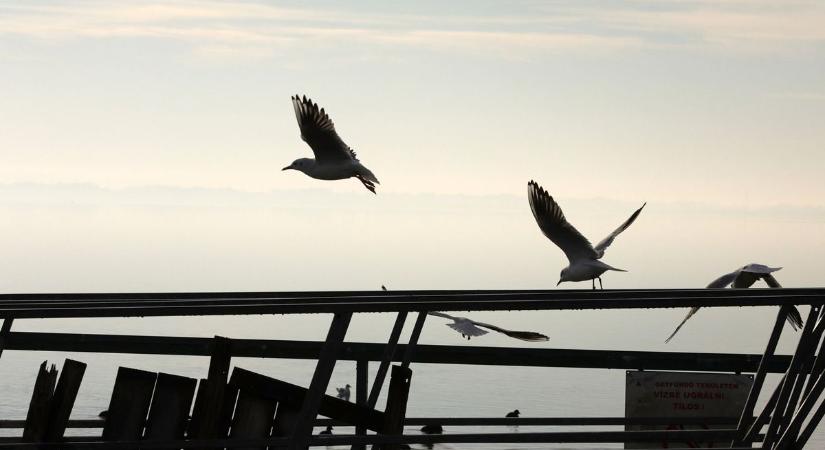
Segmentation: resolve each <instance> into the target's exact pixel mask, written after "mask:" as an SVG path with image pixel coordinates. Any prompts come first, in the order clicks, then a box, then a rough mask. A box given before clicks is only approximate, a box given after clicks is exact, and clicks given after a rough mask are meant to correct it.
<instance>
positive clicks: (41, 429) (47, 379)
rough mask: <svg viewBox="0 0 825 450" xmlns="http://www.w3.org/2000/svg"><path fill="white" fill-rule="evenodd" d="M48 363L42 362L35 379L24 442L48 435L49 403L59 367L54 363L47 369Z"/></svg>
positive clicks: (24, 429)
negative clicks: (56, 367)
mask: <svg viewBox="0 0 825 450" xmlns="http://www.w3.org/2000/svg"><path fill="white" fill-rule="evenodd" d="M46 364H47V362H46V361H43V363H42V364H40V369H39V370H38V371H37V378H35V380H34V390H33V391H32V398H31V401H30V402H29V411H28V412H27V413H26V425H25V426H24V427H23V442H40V441H42V440H43V438H44V436H45V435H46V429H47V428H48V420H49V405H50V404H51V399H52V396H53V395H54V386H55V383H56V382H57V369H55V367H54V364H52V366H51V368H49V369H46Z"/></svg>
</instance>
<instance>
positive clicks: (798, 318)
mask: <svg viewBox="0 0 825 450" xmlns="http://www.w3.org/2000/svg"><path fill="white" fill-rule="evenodd" d="M780 269H782V268H781V267H768V266H766V265H764V264H748V265H746V266H742V267H740V268H738V269H736V270H734V271H733V272H731V273H726V274H724V275H722V276H721V277H719V278H717V279H715V280H713V281H711V282H710V284H708V285H707V287H706V288H707V289H722V288H726V287H728V286H731V287H733V288H749V287H751V286H753V284H754V283H756V282H757V281H758V280H765V282H766V283H768V285H769V286H771V287H779V283H778V282H777V281H776V279H775V278H774V277H773V275H772V273H773V272H776V271H778V270H780ZM698 311H699V307H698V306H695V307H693V308H690V311H688V313H687V315H686V316H685V318H684V319H682V322H681V323H679V325H678V326H677V327H676V329H675V330H673V333H671V334H670V336H668V338H667V339H665V342H666V343H667V342H670V340H671V339H673V337H674V336H676V333H678V332H679V330H680V329H682V326H683V325H684V324H685V322H687V321H688V319H690V318H691V317H693V315H694V314H696V313H697V312H698ZM786 320H787V321H788V323H789V324H790V325H791V328H793V329H794V330H798V329H800V328H802V323H803V322H802V315H801V314H799V310H798V309H796V306H793V307H791V310H790V312H789V313H788V316H787V318H786Z"/></svg>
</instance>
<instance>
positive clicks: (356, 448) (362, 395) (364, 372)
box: [352, 359, 370, 450]
mask: <svg viewBox="0 0 825 450" xmlns="http://www.w3.org/2000/svg"><path fill="white" fill-rule="evenodd" d="M369 365H370V363H369V361H366V360H363V359H359V360H358V361H356V362H355V403H356V404H358V405H362V406H366V405H367V383H368V382H369V381H368V380H369ZM355 434H356V435H358V436H364V435H366V434H367V428H366V427H364V426H360V425H357V426H356V427H355ZM364 449H366V446H363V445H353V446H352V450H364Z"/></svg>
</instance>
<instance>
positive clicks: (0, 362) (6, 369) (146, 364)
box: [0, 313, 825, 449]
mask: <svg viewBox="0 0 825 450" xmlns="http://www.w3.org/2000/svg"><path fill="white" fill-rule="evenodd" d="M534 314H538V313H534ZM613 314H614V315H615V313H613ZM516 315H517V316H518V315H523V314H516ZM590 315H593V314H590ZM364 316H366V317H360V318H358V319H356V320H355V321H354V323H353V327H352V331H351V333H350V335H351V338H350V339H349V340H351V341H365V340H368V339H364V337H366V336H376V335H380V334H382V333H383V332H384V331H388V329H389V326H390V325H391V322H392V317H390V316H388V315H379V314H371V315H364ZM485 316H492V313H486V314H485ZM224 319H226V320H224V322H223V323H222V325H221V326H218V325H217V324H218V323H217V322H216V321H217V320H218V319H217V318H177V319H176V318H165V319H133V320H125V319H122V320H121V319H118V320H111V319H106V320H99V321H97V322H95V321H92V320H80V321H78V320H51V321H18V322H17V323H16V327H15V329H18V330H44V329H51V330H57V331H75V332H118V331H119V332H121V333H136V332H137V331H138V330H142V331H143V333H145V334H161V335H168V334H175V332H176V330H177V332H178V333H179V334H188V335H207V333H206V330H208V329H209V328H210V325H213V326H214V328H217V329H218V330H219V331H220V333H219V334H222V335H225V336H229V337H233V336H234V337H250V336H256V335H259V334H265V333H267V332H276V330H277V329H279V328H280V329H284V328H288V329H292V330H295V329H297V328H299V326H300V325H303V329H304V332H305V333H307V334H310V335H311V334H319V335H321V334H323V331H324V328H325V326H326V324H327V323H328V320H327V319H328V318H327V317H326V316H320V315H315V316H295V317H286V318H284V317H281V318H270V317H234V318H224ZM484 320H489V319H487V318H486V317H485V318H484ZM176 322H177V323H176ZM312 322H314V323H315V324H314V325H312ZM645 322H646V321H644V320H643V321H641V323H645ZM443 323H445V322H443V321H440V320H438V319H434V318H432V317H431V318H429V319H428V323H427V326H425V333H424V336H423V339H422V341H423V342H424V343H432V342H431V341H433V340H438V341H442V342H441V343H448V344H454V345H467V344H468V343H467V342H466V341H464V340H462V339H461V338H460V337H459V336H458V335H457V334H455V333H453V332H452V331H451V330H449V329H448V328H447V327H444V326H442V325H443ZM364 324H374V327H364ZM93 325H97V326H93ZM251 325H254V327H251ZM306 328H315V330H314V332H309V331H306ZM250 330H258V331H257V332H251V331H250ZM233 331H234V332H233ZM299 334H300V333H299ZM304 338H310V337H309V336H304ZM502 339H503V340H502ZM445 341H446V342H445ZM491 342H492V343H495V344H496V345H501V344H502V343H504V344H506V345H511V346H513V345H515V346H521V344H522V343H521V342H519V341H508V340H506V338H498V337H494V336H484V337H481V338H476V339H474V340H473V341H472V342H470V343H469V344H472V345H485V344H489V343H491ZM545 345H546V344H540V346H542V347H544V346H545ZM546 346H548V347H552V345H546ZM643 347H644V346H643ZM64 358H72V359H76V360H80V361H83V362H86V363H87V364H88V369H87V372H86V376H85V378H84V380H83V384H82V386H81V391H80V393H79V395H78V399H77V401H76V404H75V408H74V411H73V414H72V418H74V419H91V418H96V417H97V414H98V413H99V412H100V411H101V410H104V409H106V407H107V405H108V400H109V395H110V394H111V391H112V386H113V384H114V377H115V373H116V370H117V367H118V366H126V367H134V368H140V369H144V370H151V371H162V372H167V373H174V374H178V375H184V376H190V377H194V378H200V377H204V376H205V374H206V371H207V367H208V358H205V357H178V356H143V355H125V354H109V355H106V354H77V353H75V354H66V353H55V352H16V351H6V352H4V353H3V355H2V358H1V359H0V380H1V381H0V382H1V383H2V392H3V396H2V400H1V403H0V417H2V418H4V419H22V418H25V414H26V410H27V406H28V401H29V398H30V395H31V390H32V387H33V380H34V376H35V373H36V370H37V367H38V366H39V364H40V363H41V362H42V361H44V360H48V361H49V362H52V363H56V364H57V365H58V368H59V367H60V365H61V364H62V362H63V360H64ZM233 365H235V366H238V367H243V368H246V369H249V370H253V371H255V372H259V373H262V374H265V375H268V376H271V377H274V378H278V379H282V380H285V381H288V382H291V383H295V384H298V385H303V386H306V385H307V384H308V380H309V379H310V378H311V376H312V372H313V370H314V367H315V364H314V361H306V360H277V359H260V358H235V359H233ZM376 367H377V363H371V365H370V370H371V371H370V377H372V376H373V375H374V370H375V368H376ZM412 369H413V381H412V387H411V393H410V399H409V404H408V416H409V417H502V416H504V414H506V413H507V412H508V411H511V410H513V409H519V410H520V411H521V412H522V416H523V417H531V416H532V417H554V416H555V417H563V416H612V417H620V416H622V415H623V414H624V383H625V371H624V370H603V369H599V370H591V369H564V368H528V367H494V366H463V365H449V364H439V365H436V364H413V365H412ZM354 381H355V363H354V362H350V361H342V362H339V363H338V364H337V365H336V368H335V372H334V374H333V378H332V380H331V383H330V388H329V392H328V393H329V394H331V395H334V391H335V390H334V387H335V386H342V385H344V384H347V383H349V384H352V385H354V384H355V382H354ZM776 381H777V377H776V376H771V377H770V378H769V381H768V384H767V385H766V389H771V388H773V386H774V385H775V383H776ZM385 392H386V387H385V389H384V393H385ZM768 392H769V391H768ZM763 401H764V399H763ZM384 402H385V397H384V396H383V395H382V397H381V398H380V400H379V408H383V404H384ZM760 403H761V402H760ZM821 428H822V427H821ZM572 429H576V428H571V427H526V426H522V427H519V428H518V429H513V428H509V427H481V428H469V427H446V432H447V433H449V432H456V433H458V432H506V431H521V432H528V431H562V430H572ZM577 429H580V430H584V429H587V428H584V427H579V428H577ZM590 429H593V428H590ZM600 429H613V430H618V429H620V428H619V427H601V428H600ZM317 431H320V429H317V430H316V432H317ZM338 431H339V432H341V433H346V432H349V429H347V428H340V429H339V430H338ZM86 432H88V431H81V432H80V433H81V434H82V433H86ZM406 432H407V433H418V432H419V431H418V430H417V427H410V428H408V429H407V430H406ZM9 433H10V432H9V431H6V432H5V433H4V434H5V435H9ZM823 443H825V435H823V432H822V431H820V432H818V434H817V435H816V436H815V439H814V440H812V442H811V444H810V445H811V446H812V447H811V448H817V447H816V446H821V445H822V444H823ZM547 447H548V445H540V444H536V445H521V444H519V445H516V444H513V445H501V444H495V445H494V444H490V445H486V446H480V445H461V444H442V445H437V446H436V448H443V449H469V448H512V449H527V448H531V449H532V448H547ZM553 447H556V448H565V447H588V445H586V444H582V445H575V444H569V445H553ZM590 447H592V445H590ZM606 447H620V446H619V445H612V446H611V445H607V446H606Z"/></svg>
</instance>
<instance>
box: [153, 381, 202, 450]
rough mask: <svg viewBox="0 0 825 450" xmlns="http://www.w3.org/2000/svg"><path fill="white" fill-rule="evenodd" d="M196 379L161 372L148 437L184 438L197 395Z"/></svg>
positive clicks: (155, 438)
mask: <svg viewBox="0 0 825 450" xmlns="http://www.w3.org/2000/svg"><path fill="white" fill-rule="evenodd" d="M196 384H197V380H195V379H194V378H188V377H182V376H178V375H171V374H167V373H159V374H158V378H157V383H156V384H155V393H154V395H153V396H152V405H151V406H150V408H149V418H148V419H147V420H146V433H145V435H144V438H145V439H147V440H155V441H160V440H177V439H183V437H184V435H185V432H186V425H187V422H188V421H189V411H190V409H191V407H192V399H193V396H194V394H195V386H196Z"/></svg>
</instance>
